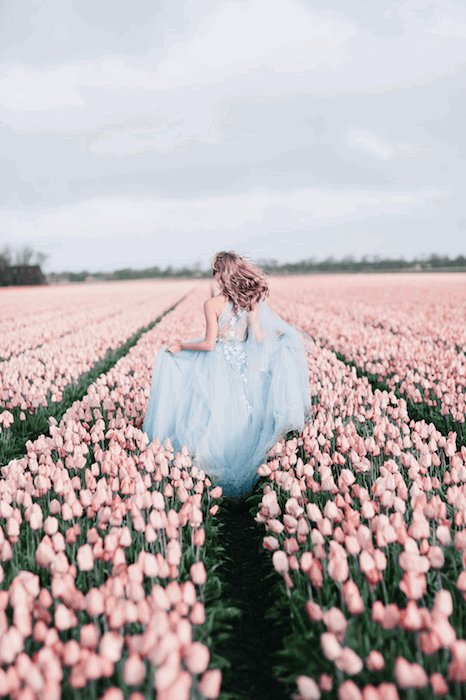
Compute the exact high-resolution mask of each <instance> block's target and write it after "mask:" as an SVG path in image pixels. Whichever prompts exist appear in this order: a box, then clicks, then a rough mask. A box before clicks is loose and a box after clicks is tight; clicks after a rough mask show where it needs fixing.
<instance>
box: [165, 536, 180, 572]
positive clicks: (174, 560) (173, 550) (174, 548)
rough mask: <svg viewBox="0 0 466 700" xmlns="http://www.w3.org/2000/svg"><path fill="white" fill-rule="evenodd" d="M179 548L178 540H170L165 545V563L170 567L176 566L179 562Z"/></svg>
mask: <svg viewBox="0 0 466 700" xmlns="http://www.w3.org/2000/svg"><path fill="white" fill-rule="evenodd" d="M181 554H182V553H181V546H180V543H179V541H178V540H170V542H169V543H168V545H167V562H168V564H169V565H170V566H178V565H179V564H180V562H181Z"/></svg>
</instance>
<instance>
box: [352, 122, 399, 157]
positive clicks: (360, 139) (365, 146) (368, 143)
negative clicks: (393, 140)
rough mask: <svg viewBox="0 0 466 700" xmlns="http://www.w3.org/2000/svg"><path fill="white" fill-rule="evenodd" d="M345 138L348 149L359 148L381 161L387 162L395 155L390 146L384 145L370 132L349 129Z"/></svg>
mask: <svg viewBox="0 0 466 700" xmlns="http://www.w3.org/2000/svg"><path fill="white" fill-rule="evenodd" d="M346 138H347V143H348V146H350V148H360V149H362V150H364V151H366V152H367V153H370V154H371V155H373V156H376V157H377V158H380V159H381V160H389V159H390V158H391V157H392V156H393V154H394V153H395V149H394V148H393V147H392V146H390V144H388V143H384V141H382V140H381V139H380V138H379V137H378V136H377V135H376V134H372V133H371V132H370V131H363V130H359V129H349V130H348V132H347V135H346Z"/></svg>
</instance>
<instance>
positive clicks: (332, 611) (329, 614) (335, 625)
mask: <svg viewBox="0 0 466 700" xmlns="http://www.w3.org/2000/svg"><path fill="white" fill-rule="evenodd" d="M322 620H323V622H324V624H325V626H326V627H327V629H328V630H329V632H333V633H334V634H335V636H336V638H337V639H338V641H339V642H340V643H341V642H342V641H343V640H344V638H345V634H346V630H347V629H348V620H347V619H346V617H345V616H344V614H343V613H342V611H341V610H340V609H339V608H336V607H332V608H329V610H326V611H325V612H324V613H323V615H322Z"/></svg>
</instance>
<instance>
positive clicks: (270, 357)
mask: <svg viewBox="0 0 466 700" xmlns="http://www.w3.org/2000/svg"><path fill="white" fill-rule="evenodd" d="M200 340H203V338H195V339H191V340H190V341H185V342H198V341H200ZM166 348H167V346H163V347H162V348H161V349H160V351H159V353H158V355H157V357H156V360H155V362H154V367H153V371H152V385H151V394H150V399H149V404H148V406H147V411H146V416H145V420H144V425H143V431H144V432H145V433H147V435H148V436H149V439H150V440H151V441H152V440H153V439H154V438H156V437H158V438H159V440H160V442H162V443H163V441H164V440H165V438H167V437H168V438H170V442H171V443H172V446H173V449H174V450H175V452H181V448H182V446H183V445H186V446H187V448H188V450H189V453H190V455H191V459H192V462H193V464H195V465H196V466H197V467H198V468H199V469H203V470H204V471H205V473H206V474H207V475H208V476H209V478H210V479H211V480H212V481H213V482H214V483H215V484H218V485H220V486H222V488H223V493H224V495H225V496H242V495H247V494H248V493H249V492H250V491H251V490H252V488H253V486H254V484H255V483H256V481H257V479H258V478H259V476H258V475H257V468H258V467H259V466H260V464H262V462H264V461H265V459H266V457H267V453H268V452H269V450H270V449H271V448H272V447H273V446H274V445H275V443H276V442H277V441H278V440H280V439H281V438H282V437H283V436H284V435H286V433H287V432H289V431H290V430H302V429H303V427H304V425H305V424H306V423H307V422H309V421H310V419H311V402H310V396H309V376H308V367H307V361H306V350H305V347H304V344H303V341H302V339H301V335H300V333H299V332H298V331H297V330H296V329H295V328H294V327H292V326H291V325H289V324H288V323H286V321H284V320H283V319H282V318H280V317H279V316H278V315H277V314H276V313H274V312H273V311H272V310H271V309H270V307H269V306H268V304H267V303H266V302H264V301H261V302H259V312H258V314H257V317H256V319H255V321H254V322H253V323H252V324H250V322H249V312H248V311H247V310H246V309H240V310H239V311H238V312H237V313H235V312H234V308H233V303H232V302H228V303H227V305H226V306H225V307H224V309H223V310H222V312H221V314H220V316H219V319H218V333H217V339H216V343H215V347H214V349H213V350H212V351H211V352H209V351H207V352H205V351H193V350H181V351H180V352H179V353H177V354H176V355H172V354H171V353H169V352H166Z"/></svg>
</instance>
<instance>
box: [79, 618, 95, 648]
mask: <svg viewBox="0 0 466 700" xmlns="http://www.w3.org/2000/svg"><path fill="white" fill-rule="evenodd" d="M79 641H80V643H81V646H82V647H87V648H88V649H92V650H95V649H97V644H98V643H99V633H98V631H97V627H96V626H95V625H93V624H88V625H83V626H82V627H81V629H80V631H79Z"/></svg>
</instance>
